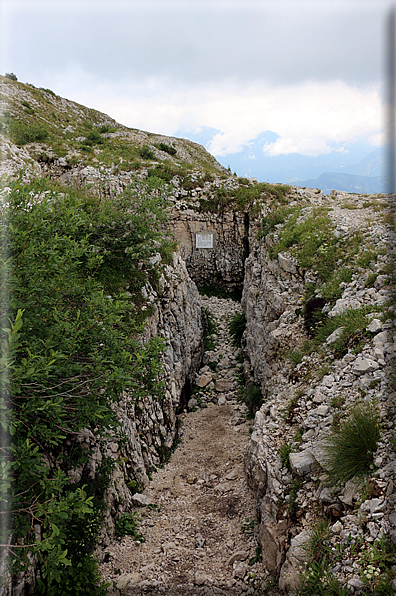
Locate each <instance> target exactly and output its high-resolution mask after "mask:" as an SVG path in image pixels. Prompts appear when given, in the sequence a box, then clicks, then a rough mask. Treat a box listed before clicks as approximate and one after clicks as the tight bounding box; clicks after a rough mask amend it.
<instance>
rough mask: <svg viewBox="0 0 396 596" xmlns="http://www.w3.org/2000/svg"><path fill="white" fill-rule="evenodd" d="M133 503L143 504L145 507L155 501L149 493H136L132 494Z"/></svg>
mask: <svg viewBox="0 0 396 596" xmlns="http://www.w3.org/2000/svg"><path fill="white" fill-rule="evenodd" d="M132 503H133V504H134V505H138V506H139V505H142V506H144V507H145V506H147V505H152V504H153V503H154V501H153V499H151V498H150V497H148V496H147V495H141V494H140V493H135V494H134V495H132Z"/></svg>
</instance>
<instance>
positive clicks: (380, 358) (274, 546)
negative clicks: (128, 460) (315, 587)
mask: <svg viewBox="0 0 396 596" xmlns="http://www.w3.org/2000/svg"><path fill="white" fill-rule="evenodd" d="M347 198H349V197H345V193H339V196H338V197H337V195H336V196H335V197H332V198H330V199H329V198H327V197H326V200H327V201H328V207H330V208H331V211H329V214H330V216H331V217H332V219H333V222H334V223H335V226H336V229H335V231H334V234H335V235H337V234H343V235H344V237H346V236H347V235H348V234H352V233H353V231H354V230H356V229H361V230H362V231H363V242H366V243H367V244H369V243H370V244H371V248H372V246H373V244H374V245H375V246H376V248H377V249H379V251H380V253H381V252H382V254H380V255H379V256H378V259H377V262H376V263H375V264H374V263H371V264H370V267H366V268H364V267H360V268H356V270H355V271H356V272H355V274H354V275H353V277H352V280H351V281H350V282H348V283H345V282H344V283H342V284H341V285H340V287H341V288H342V290H343V291H342V295H341V297H340V298H339V299H338V300H337V301H336V302H335V304H331V305H327V308H326V309H325V312H326V311H327V312H328V315H329V316H334V315H336V314H338V313H340V312H343V311H345V310H346V309H359V308H362V307H363V306H371V307H372V311H373V312H372V313H371V314H370V315H368V316H367V327H366V336H365V343H364V345H363V346H362V347H360V348H359V349H358V350H356V349H353V348H351V349H349V350H348V353H346V354H345V355H344V356H343V357H342V358H339V359H338V358H337V357H335V356H334V354H333V353H332V352H331V350H330V348H331V343H332V342H334V341H335V339H336V337H335V336H336V334H332V335H333V336H334V337H331V336H329V337H328V338H327V339H326V341H325V343H324V345H323V346H322V349H321V350H320V351H319V352H313V353H311V354H310V355H306V356H303V357H302V359H301V362H299V363H298V364H294V365H293V364H292V363H291V362H290V361H288V360H287V358H285V353H286V352H287V351H290V350H293V349H295V348H298V347H301V346H302V344H303V343H304V341H305V340H306V339H307V336H306V332H305V329H304V326H303V319H302V317H301V316H298V313H296V312H295V311H296V309H297V308H300V307H301V306H302V303H303V291H304V283H306V282H308V281H314V280H315V277H314V275H313V273H312V272H309V271H303V270H302V269H301V268H300V267H299V264H298V262H297V261H296V260H295V259H294V258H293V257H291V256H290V255H289V254H282V253H281V254H279V257H278V259H276V260H275V261H274V260H271V258H270V257H269V254H268V250H269V248H270V246H271V244H272V243H273V242H274V238H272V239H270V237H269V236H267V237H266V239H265V240H261V241H258V240H257V239H256V237H255V234H254V226H251V232H252V233H251V237H250V246H251V253H250V256H249V258H248V259H247V261H246V274H245V285H244V291H243V297H242V305H243V308H244V310H245V313H246V318H247V326H246V331H245V335H244V338H245V342H246V348H245V354H246V356H247V359H248V361H247V362H245V364H244V367H245V374H246V375H247V376H249V375H250V376H251V378H252V379H253V380H254V381H255V383H256V384H257V385H259V386H260V387H261V390H262V394H263V396H264V403H263V405H262V407H261V408H260V410H259V411H258V412H257V413H256V416H255V421H254V428H253V432H252V436H251V441H250V444H249V446H248V448H247V451H246V454H245V471H246V474H247V478H248V482H249V484H250V486H251V488H252V490H253V491H254V492H255V495H256V498H257V512H258V518H259V542H260V545H261V547H262V555H263V567H264V569H266V570H267V571H269V572H270V573H271V574H273V575H274V576H277V577H279V588H280V589H281V590H285V591H286V592H288V593H289V592H294V591H296V590H297V589H298V588H299V586H300V573H301V571H302V569H303V564H304V561H306V558H307V555H306V551H305V550H304V547H303V545H304V544H305V543H306V542H307V540H308V539H309V536H310V531H311V530H312V528H313V527H314V525H315V523H316V521H317V516H318V511H321V512H322V514H323V515H324V516H325V517H327V519H328V520H329V523H330V530H331V534H330V544H331V546H333V547H334V548H335V545H336V544H338V543H341V544H343V545H344V547H345V549H346V551H345V555H344V558H343V560H342V561H341V563H340V564H339V565H338V566H337V568H336V569H335V571H334V573H335V576H336V578H337V579H338V581H339V582H340V585H342V586H348V588H349V589H350V591H351V592H353V591H358V590H361V589H363V587H364V584H363V582H362V577H361V569H360V568H359V565H357V566H355V567H351V566H350V565H349V562H348V557H349V556H351V555H350V553H349V551H348V548H349V546H348V544H349V543H350V542H351V540H352V542H353V541H354V540H355V539H356V538H362V539H364V540H365V541H366V543H367V544H368V545H370V543H372V542H373V541H374V540H376V539H379V538H381V536H384V535H386V534H387V535H389V536H390V538H391V540H392V541H393V543H394V544H395V543H396V521H395V520H394V519H393V517H394V516H393V515H391V514H392V511H394V508H395V504H396V492H395V485H394V480H393V475H394V472H395V471H396V453H395V450H394V449H393V448H392V432H393V431H392V429H393V428H394V424H395V421H394V402H395V397H396V394H395V392H394V390H393V389H392V387H391V386H390V379H391V375H393V367H394V363H395V343H394V339H395V338H394V337H393V333H392V330H393V323H392V312H391V311H386V310H385V313H386V312H388V313H389V314H388V318H387V317H386V315H385V317H384V316H383V315H381V312H380V309H381V308H382V307H383V306H384V304H385V303H386V302H387V301H389V299H390V297H391V291H390V287H389V285H387V283H388V282H389V278H387V277H386V275H384V274H383V271H384V268H385V269H386V267H387V266H388V267H389V265H390V263H391V262H392V259H393V258H394V254H393V253H392V250H393V248H392V244H391V242H392V237H391V234H390V233H389V231H388V230H387V228H386V226H384V225H383V223H382V218H381V216H379V215H378V211H376V212H374V211H372V210H371V208H370V206H369V205H367V204H366V205H365V204H364V198H361V197H353V200H354V201H355V204H354V206H353V207H352V208H346V207H345V201H346V199H347ZM318 199H320V200H323V197H322V198H321V197H318V196H315V199H314V200H313V201H312V202H313V203H314V204H315V203H317V202H318ZM343 203H344V204H343ZM279 227H280V226H278V228H279ZM275 239H276V236H275ZM373 239H374V240H373ZM381 249H382V250H381ZM386 250H388V253H387V254H386ZM376 309H378V311H376ZM362 399H363V400H364V401H365V402H370V401H372V400H373V399H376V400H377V401H378V408H379V412H380V416H381V418H382V421H383V423H382V432H381V439H380V442H379V443H378V449H377V452H376V453H375V454H374V469H373V475H372V476H371V477H370V478H368V479H367V478H366V479H365V481H364V483H363V484H362V482H360V483H359V482H357V481H356V482H353V481H349V482H347V483H346V484H341V485H337V486H332V485H331V484H330V483H329V482H328V478H327V476H326V474H325V472H326V465H327V464H326V461H327V460H326V457H325V451H324V445H325V442H326V440H327V439H328V437H329V434H330V433H331V432H332V428H334V424H335V425H336V424H337V423H338V421H339V420H340V419H341V418H340V417H342V416H345V415H347V414H348V412H350V411H351V410H352V408H353V406H354V404H356V403H357V402H359V401H361V400H362ZM285 446H287V448H288V450H290V455H289V462H290V464H289V466H290V467H287V466H285V458H283V461H282V460H281V457H280V451H281V449H282V448H284V447H285ZM286 459H287V458H286ZM367 482H368V483H369V484H368V485H367ZM365 486H366V489H365V491H364V490H363V489H364V487H365ZM367 486H369V487H371V488H370V490H369V491H367ZM356 510H357V512H356ZM395 583H396V582H395ZM394 587H396V586H394Z"/></svg>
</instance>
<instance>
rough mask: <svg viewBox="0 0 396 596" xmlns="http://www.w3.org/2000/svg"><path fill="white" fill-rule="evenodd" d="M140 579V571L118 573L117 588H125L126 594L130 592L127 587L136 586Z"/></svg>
mask: <svg viewBox="0 0 396 596" xmlns="http://www.w3.org/2000/svg"><path fill="white" fill-rule="evenodd" d="M141 579H142V576H141V575H140V573H125V574H124V575H120V577H119V579H118V581H117V588H118V589H119V590H127V594H128V593H131V594H132V592H129V591H128V588H129V587H130V588H132V587H133V586H136V584H138V583H139V582H140V580H141Z"/></svg>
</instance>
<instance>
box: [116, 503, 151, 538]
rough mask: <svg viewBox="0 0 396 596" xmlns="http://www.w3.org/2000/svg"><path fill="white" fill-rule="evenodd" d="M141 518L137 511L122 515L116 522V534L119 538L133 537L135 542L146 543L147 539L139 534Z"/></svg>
mask: <svg viewBox="0 0 396 596" xmlns="http://www.w3.org/2000/svg"><path fill="white" fill-rule="evenodd" d="M141 521H142V520H141V517H140V516H139V514H138V513H137V512H136V511H135V512H134V513H121V515H119V516H118V519H116V522H115V533H116V535H117V536H133V538H134V540H139V542H145V538H144V536H143V535H142V534H140V532H139V524H140V522H141Z"/></svg>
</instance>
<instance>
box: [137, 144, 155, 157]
mask: <svg viewBox="0 0 396 596" xmlns="http://www.w3.org/2000/svg"><path fill="white" fill-rule="evenodd" d="M139 155H140V157H141V158H142V159H154V153H153V152H152V151H151V149H150V148H149V147H147V146H146V145H144V146H143V147H141V148H140V149H139Z"/></svg>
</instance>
